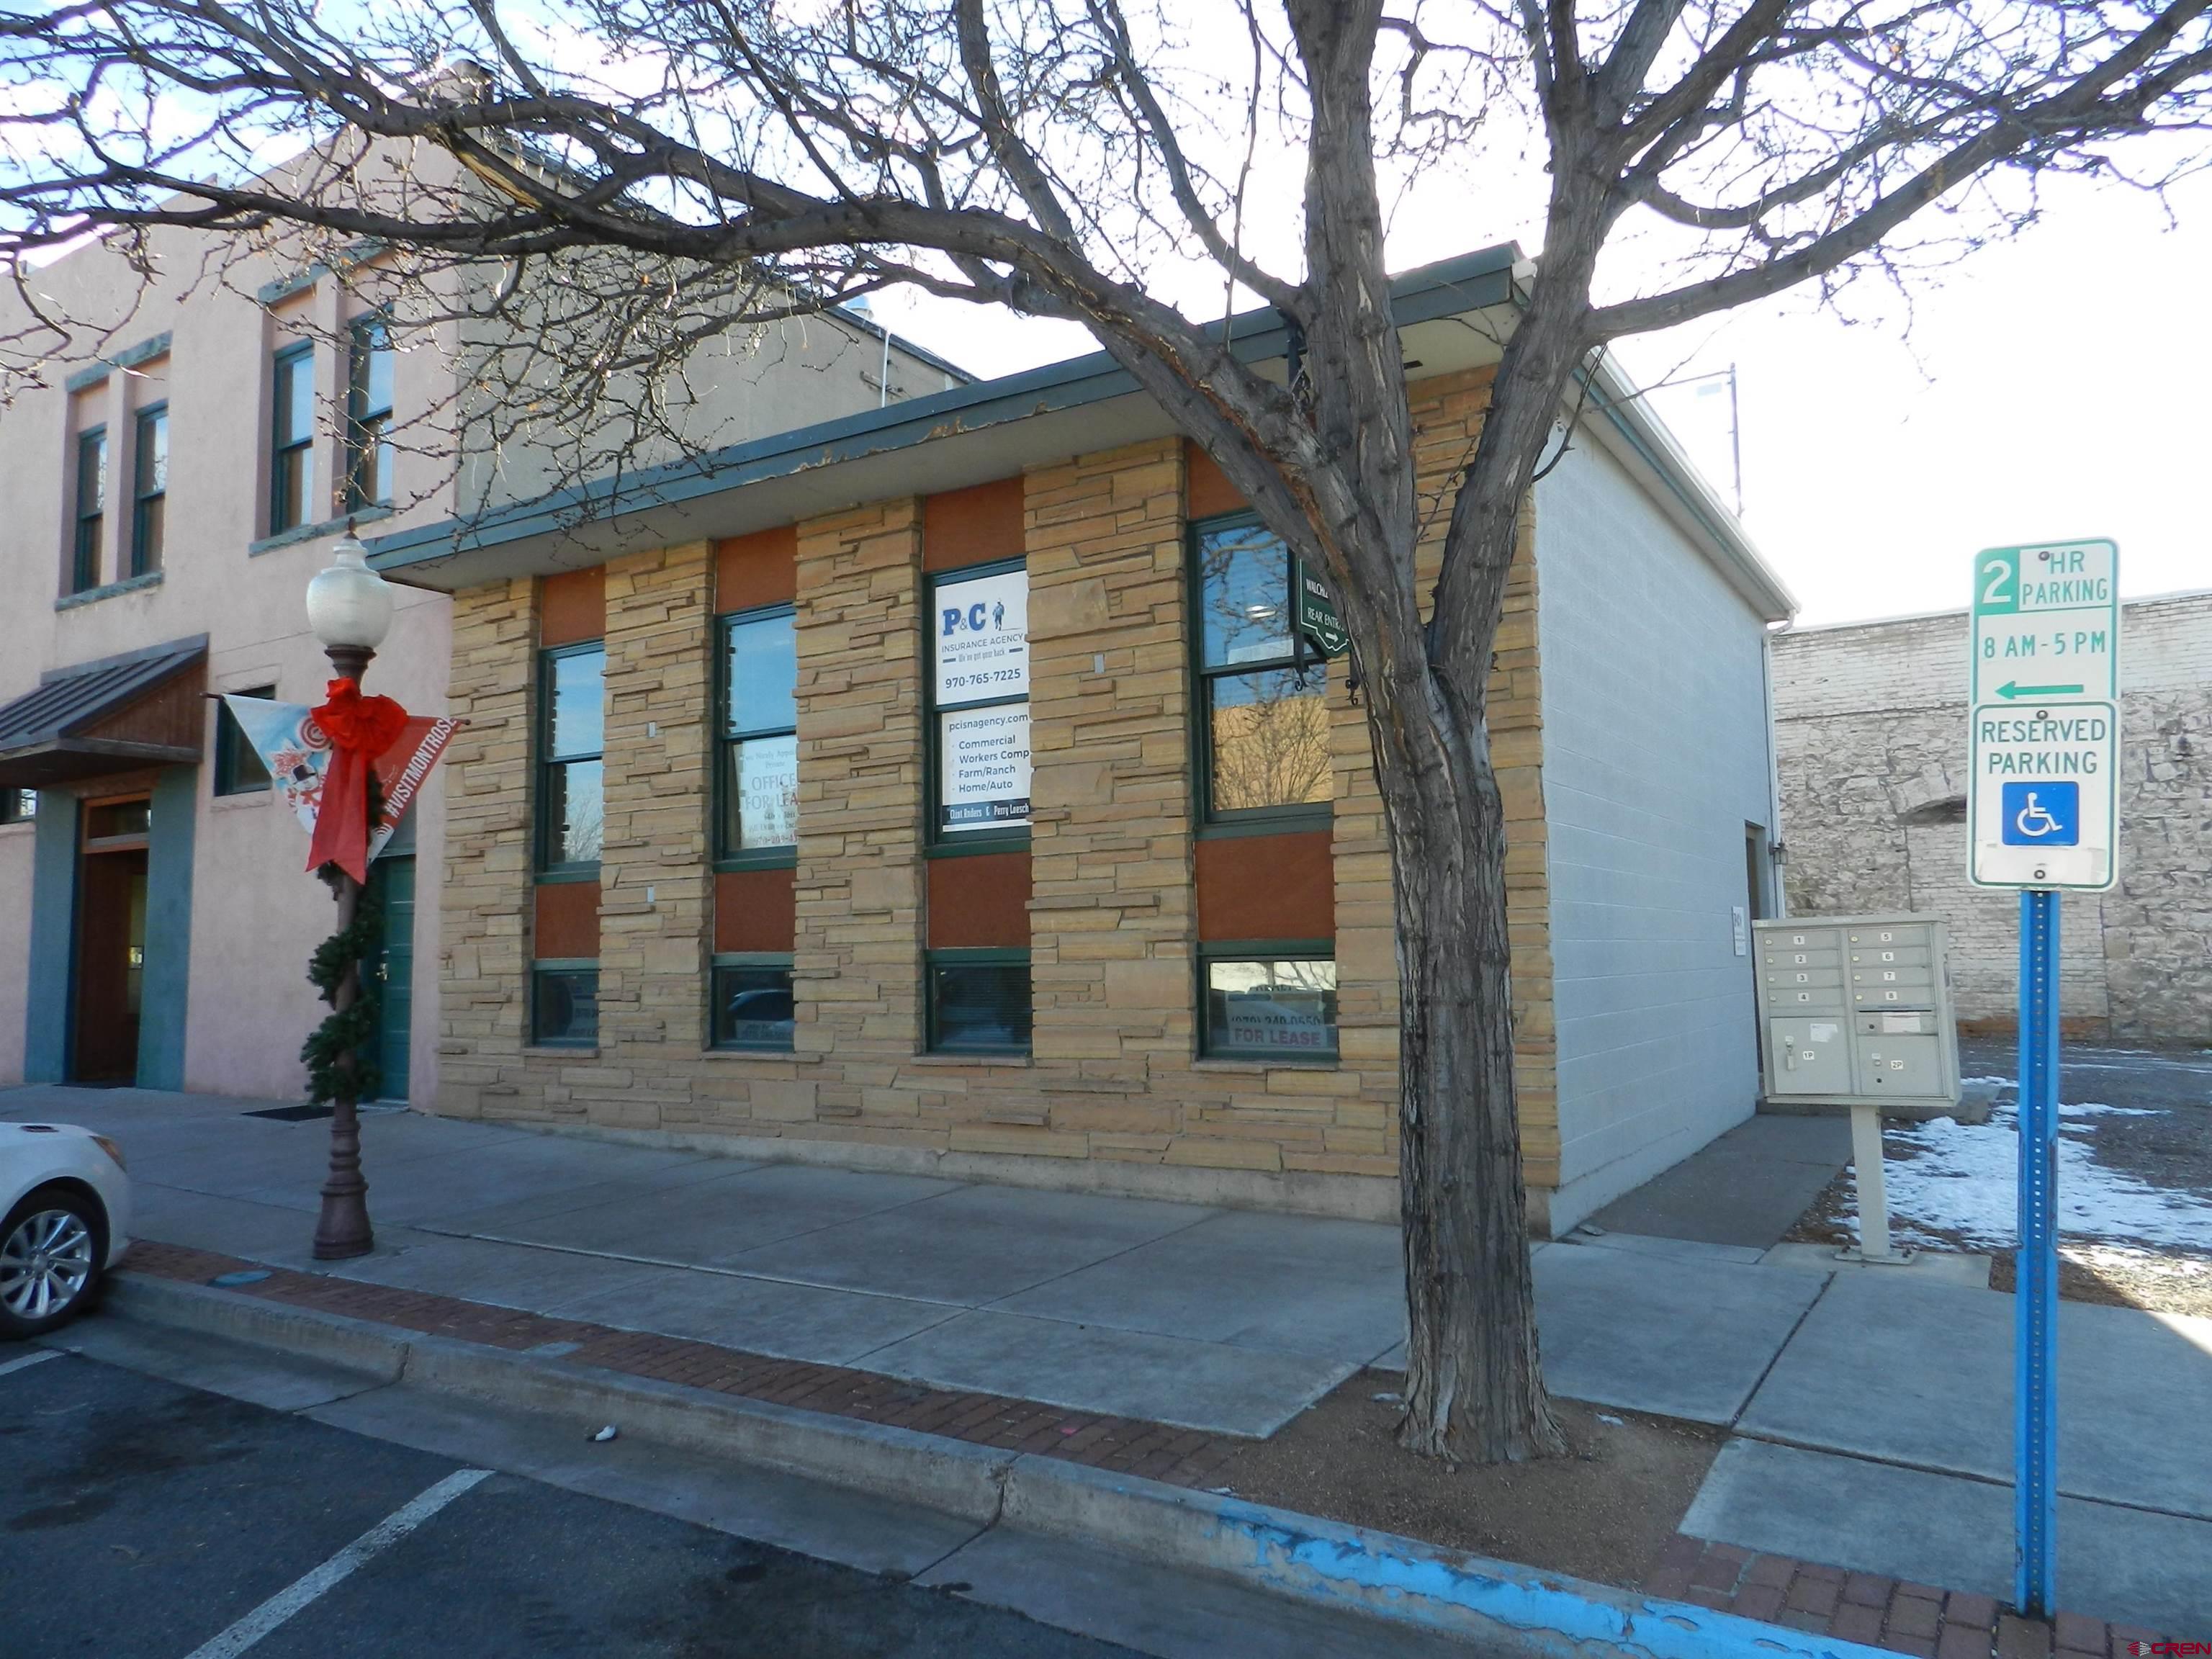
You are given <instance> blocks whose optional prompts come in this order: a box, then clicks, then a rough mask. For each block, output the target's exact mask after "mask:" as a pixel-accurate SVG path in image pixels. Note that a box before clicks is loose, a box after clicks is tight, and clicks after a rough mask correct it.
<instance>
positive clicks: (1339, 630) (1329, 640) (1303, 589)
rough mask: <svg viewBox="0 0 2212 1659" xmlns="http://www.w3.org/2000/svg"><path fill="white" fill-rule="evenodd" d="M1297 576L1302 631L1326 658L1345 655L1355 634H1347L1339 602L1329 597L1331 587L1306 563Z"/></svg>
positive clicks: (1298, 620) (1298, 616)
mask: <svg viewBox="0 0 2212 1659" xmlns="http://www.w3.org/2000/svg"><path fill="white" fill-rule="evenodd" d="M1297 576H1298V604H1297V612H1298V615H1297V623H1298V632H1299V633H1301V634H1303V635H1305V636H1306V638H1307V640H1308V641H1310V643H1311V644H1312V646H1313V648H1314V649H1315V650H1316V651H1318V652H1320V653H1322V656H1324V657H1340V656H1342V655H1343V654H1344V651H1345V647H1346V646H1348V645H1350V644H1351V643H1352V635H1350V634H1349V633H1348V632H1346V629H1345V626H1344V617H1342V616H1341V615H1340V613H1339V612H1338V611H1337V608H1336V601H1335V600H1334V599H1332V598H1330V597H1329V592H1328V586H1326V585H1325V584H1323V583H1322V582H1321V581H1319V580H1316V578H1315V576H1314V574H1313V573H1312V572H1311V571H1310V570H1308V569H1307V568H1306V567H1305V562H1304V560H1300V561H1299V562H1298V567H1297Z"/></svg>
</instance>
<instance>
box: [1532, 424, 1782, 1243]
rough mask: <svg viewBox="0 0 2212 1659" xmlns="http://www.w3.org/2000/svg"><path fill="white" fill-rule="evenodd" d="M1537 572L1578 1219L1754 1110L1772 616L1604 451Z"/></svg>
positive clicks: (1568, 1122)
mask: <svg viewBox="0 0 2212 1659" xmlns="http://www.w3.org/2000/svg"><path fill="white" fill-rule="evenodd" d="M1536 569H1537V588H1538V606H1539V610H1538V627H1539V629H1540V640H1541V661H1542V664H1543V684H1544V802H1545V816H1546V819H1547V827H1548V834H1549V837H1550V878H1551V893H1552V956H1553V976H1554V993H1553V994H1554V997H1555V1000H1556V1018H1557V1021H1558V1026H1559V1139H1560V1183H1561V1184H1560V1188H1559V1194H1557V1196H1555V1197H1554V1198H1553V1200H1552V1225H1553V1230H1554V1231H1564V1230H1565V1229H1566V1228H1567V1227H1571V1226H1572V1225H1574V1224H1575V1222H1576V1221H1577V1220H1578V1219H1580V1218H1582V1217H1583V1216H1585V1215H1587V1214H1588V1213H1589V1212H1590V1211H1592V1210H1594V1209H1596V1208H1598V1207H1599V1206H1601V1205H1603V1204H1605V1203H1606V1202H1607V1201H1608V1200H1611V1199H1613V1198H1614V1197H1616V1196H1618V1195H1619V1194H1621V1193H1624V1192H1626V1191H1627V1190H1629V1189H1630V1188H1633V1187H1636V1186H1638V1185H1639V1184H1641V1183H1642V1182H1645V1181H1647V1180H1649V1179H1650V1177H1651V1176H1654V1175H1656V1174H1657V1173H1658V1172H1659V1171H1661V1170H1664V1169H1666V1168H1668V1166H1669V1165H1671V1164H1675V1163H1677V1162H1679V1161H1680V1159H1682V1158H1686V1157H1687V1156H1688V1155H1689V1154H1690V1153H1692V1152H1695V1151H1696V1150H1697V1149H1698V1148H1699V1146H1703V1145H1705V1143H1706V1142H1707V1141H1709V1140H1711V1139H1712V1138H1713V1137H1714V1136H1715V1135H1717V1134H1718V1133H1721V1132H1722V1131H1723V1130H1724V1129H1726V1128H1727V1127H1729V1126H1730V1125H1731V1124H1733V1123H1735V1122H1738V1121H1741V1120H1742V1119H1743V1118H1745V1117H1747V1116H1749V1115H1750V1114H1751V1112H1752V1110H1753V1107H1754V1105H1755V1103H1756V1101H1757V1097H1758V1090H1759V1060H1758V1049H1757V1038H1756V1033H1755V1030H1754V1012H1753V1001H1752V969H1751V958H1750V957H1748V956H1741V957H1739V956H1737V955H1736V954H1735V942H1734V916H1733V914H1732V912H1733V909H1734V908H1735V907H1736V906H1739V905H1746V904H1747V903H1748V900H1749V895H1748V892H1747V885H1748V883H1747V876H1746V865H1745V857H1744V836H1745V826H1746V825H1747V824H1758V825H1761V826H1765V824H1766V823H1767V820H1768V816H1769V799H1770V795H1769V789H1770V784H1769V753H1768V743H1767V729H1766V717H1765V692H1764V667H1763V665H1762V662H1761V653H1762V648H1763V644H1764V634H1765V626H1764V624H1763V623H1761V622H1760V620H1759V617H1757V616H1756V615H1755V614H1754V613H1753V611H1752V610H1751V609H1750V607H1749V606H1747V605H1745V604H1744V602H1743V601H1742V599H1740V598H1739V597H1738V596H1737V595H1736V594H1735V592H1733V591H1732V590H1731V589H1730V588H1729V586H1728V585H1727V584H1726V583H1725V582H1723V580H1722V579H1721V577H1720V575H1719V574H1718V573H1717V572H1716V571H1715V570H1714V568H1712V566H1711V564H1710V563H1709V562H1707V561H1706V560H1705V557H1704V556H1703V555H1702V554H1701V553H1700V552H1699V550H1697V549H1696V548H1695V547H1694V546H1693V545H1692V544H1691V543H1690V542H1689V541H1688V540H1687V539H1686V538H1685V537H1684V536H1683V535H1682V534H1681V533H1680V532H1679V531H1677V530H1676V529H1675V528H1674V526H1673V525H1672V524H1671V523H1670V522H1669V521H1668V520H1667V519H1666V518H1664V517H1663V516H1662V514H1661V513H1660V512H1659V510H1658V508H1657V507H1656V504H1655V503H1654V502H1652V501H1650V498H1649V497H1647V496H1646V495H1644V493H1643V492H1642V490H1641V489H1640V488H1639V487H1638V485H1637V484H1636V483H1635V482H1634V481H1633V480H1632V479H1631V478H1630V477H1629V476H1628V475H1627V473H1626V471H1624V470H1623V469H1622V468H1621V467H1620V465H1618V464H1617V463H1615V462H1614V461H1613V459H1610V458H1609V457H1608V456H1607V455H1606V454H1604V453H1602V452H1601V451H1597V450H1595V449H1592V448H1588V447H1578V448H1577V450H1575V451H1574V452H1572V453H1570V454H1569V456H1568V457H1567V459H1566V460H1565V463H1564V464H1562V465H1560V466H1559V468H1558V469H1557V470H1556V471H1553V473H1552V474H1551V475H1550V476H1549V477H1547V478H1546V479H1545V480H1544V481H1543V482H1542V483H1540V484H1539V485H1538V486H1537V495H1536Z"/></svg>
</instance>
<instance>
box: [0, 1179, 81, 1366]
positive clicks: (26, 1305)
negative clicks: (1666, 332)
mask: <svg viewBox="0 0 2212 1659" xmlns="http://www.w3.org/2000/svg"><path fill="white" fill-rule="evenodd" d="M106 1256H107V1218H106V1216H105V1215H104V1214H102V1213H101V1211H100V1205H99V1203H98V1201H97V1200H94V1199H92V1198H90V1197H88V1195H87V1194H83V1193H81V1192H78V1191H76V1190H75V1189H74V1188H69V1187H40V1188H37V1189H36V1190H35V1191H33V1192H31V1193H29V1194H27V1195H26V1196H25V1197H24V1199H23V1201H22V1202H21V1203H20V1204H18V1205H17V1206H15V1208H14V1209H12V1210H10V1211H9V1212H8V1218H7V1220H5V1221H4V1222H0V1338H4V1337H12V1338H15V1339H16V1340H21V1339H22V1338H24V1337H27V1336H39V1335H42V1334H45V1333H46V1332H47V1331H51V1330H52V1329H53V1328H55V1327H57V1326H58V1325H60V1324H62V1323H64V1322H65V1321H67V1320H69V1319H70V1318H72V1317H73V1316H76V1315H77V1314H79V1313H82V1312H83V1311H84V1310H86V1309H87V1308H89V1307H90V1306H91V1305H92V1304H93V1301H94V1297H97V1296H98V1294H99V1292H100V1273H101V1270H102V1269H103V1268H104V1267H106Z"/></svg>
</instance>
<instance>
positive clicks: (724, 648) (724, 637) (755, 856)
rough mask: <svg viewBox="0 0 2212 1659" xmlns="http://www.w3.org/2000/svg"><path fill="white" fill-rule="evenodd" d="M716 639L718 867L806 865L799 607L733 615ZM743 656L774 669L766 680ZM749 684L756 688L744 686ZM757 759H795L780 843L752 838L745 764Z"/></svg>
mask: <svg viewBox="0 0 2212 1659" xmlns="http://www.w3.org/2000/svg"><path fill="white" fill-rule="evenodd" d="M715 640H716V643H717V647H718V659H717V667H716V690H715V703H716V707H717V708H719V709H720V720H719V726H718V730H719V733H720V735H719V736H718V738H717V739H716V742H715V763H714V795H715V799H714V867H715V868H716V869H717V870H758V869H781V868H784V867H787V866H791V865H793V864H796V863H797V862H798V860H799V842H798V836H799V829H798V823H799V808H798V802H797V784H798V776H799V638H798V607H796V606H795V605H763V606H761V607H759V608H758V609H757V610H751V611H732V612H731V613H730V614H729V615H727V616H725V617H720V618H718V619H717V622H716V627H715ZM741 651H742V652H744V655H745V661H746V665H747V668H748V669H766V670H767V671H768V675H767V677H766V678H762V677H760V676H758V675H757V674H753V673H741V672H740V671H739V667H738V664H739V658H740V652H741ZM786 652H788V654H789V684H788V685H787V686H785V685H783V684H781V682H782V679H783V675H782V673H781V671H780V670H781V659H782V658H783V657H784V655H785V653H786ZM747 680H750V684H743V683H741V682H744V681H747ZM754 754H758V755H760V756H761V757H763V760H764V761H766V762H768V763H769V764H770V765H775V763H776V762H777V758H778V757H781V756H784V755H787V756H788V757H789V758H788V764H789V777H790V779H791V783H792V797H791V799H790V804H789V805H787V806H786V807H785V808H784V809H783V811H782V814H781V816H782V817H783V818H784V820H785V822H787V823H788V824H789V826H790V829H789V833H788V834H787V836H782V837H781V838H778V837H775V836H769V835H763V836H762V837H761V838H760V839H757V840H752V841H748V840H747V839H746V836H745V833H744V829H745V826H744V809H745V791H744V784H745V781H746V771H745V763H746V760H747V758H748V757H749V756H750V755H754ZM778 770H781V768H780V767H778ZM770 781H771V782H773V781H774V778H773V777H771V780H770Z"/></svg>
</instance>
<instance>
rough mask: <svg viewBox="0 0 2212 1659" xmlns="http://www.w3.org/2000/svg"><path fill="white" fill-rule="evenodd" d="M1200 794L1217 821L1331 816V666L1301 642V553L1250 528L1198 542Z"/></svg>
mask: <svg viewBox="0 0 2212 1659" xmlns="http://www.w3.org/2000/svg"><path fill="white" fill-rule="evenodd" d="M1193 541H1194V551H1193V566H1194V569H1193V574H1194V586H1195V588H1196V590H1197V591H1196V601H1197V606H1198V612H1199V629H1198V634H1199V652H1198V676H1199V706H1200V720H1199V725H1200V731H1199V749H1200V777H1199V782H1200V799H1201V801H1202V803H1203V805H1204V811H1205V817H1206V820H1207V821H1208V822H1212V823H1220V822H1223V821H1244V822H1265V821H1267V820H1268V819H1282V820H1285V821H1286V822H1296V821H1298V820H1310V819H1312V818H1314V817H1316V816H1325V815H1326V811H1327V807H1328V802H1329V800H1330V799H1331V798H1332V797H1333V796H1334V793H1335V779H1334V774H1333V772H1332V770H1331V768H1330V763H1329V750H1328V727H1329V720H1328V702H1327V696H1328V664H1327V662H1326V661H1325V660H1323V659H1322V658H1321V657H1320V656H1319V655H1318V654H1317V653H1316V652H1315V651H1314V649H1313V647H1311V646H1310V644H1309V643H1308V642H1307V641H1305V640H1304V638H1303V637H1302V636H1301V635H1299V633H1298V631H1297V627H1296V624H1295V622H1294V617H1295V616H1296V610H1295V599H1294V594H1293V590H1292V587H1291V583H1292V581H1293V580H1294V579H1295V575H1296V565H1295V562H1294V561H1293V560H1292V559H1291V555H1290V550H1288V549H1287V548H1285V546H1284V545H1283V544H1282V542H1281V541H1280V540H1279V538H1276V537H1275V536H1274V535H1273V534H1272V533H1270V532H1267V531H1266V530H1264V529H1262V528H1261V526H1259V525H1257V524H1255V523H1253V522H1252V521H1250V520H1242V519H1240V520H1225V521H1218V522H1216V523H1213V524H1210V525H1201V526H1199V527H1198V528H1197V529H1196V531H1195V532H1194V534H1193Z"/></svg>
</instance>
